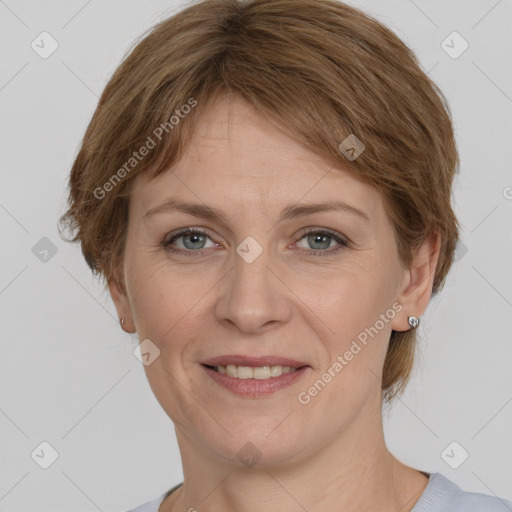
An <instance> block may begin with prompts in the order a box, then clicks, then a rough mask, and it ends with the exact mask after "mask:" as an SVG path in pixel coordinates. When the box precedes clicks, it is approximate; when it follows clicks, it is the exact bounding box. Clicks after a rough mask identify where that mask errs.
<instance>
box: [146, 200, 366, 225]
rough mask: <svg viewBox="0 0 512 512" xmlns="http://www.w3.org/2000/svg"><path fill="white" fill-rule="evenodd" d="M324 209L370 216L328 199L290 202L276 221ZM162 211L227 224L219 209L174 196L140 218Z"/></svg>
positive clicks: (362, 217)
mask: <svg viewBox="0 0 512 512" xmlns="http://www.w3.org/2000/svg"><path fill="white" fill-rule="evenodd" d="M326 211H344V212H347V213H350V214H352V215H356V216H358V217H360V218H361V219H364V220H365V221H366V222H369V221H370V216H369V215H368V214H367V213H365V212H364V211H362V210H360V209H358V208H356V207H355V206H351V205H349V204H347V203H344V202H343V201H329V202H326V203H314V204H303V205H299V204H290V205H288V206H285V207H284V208H283V209H282V210H281V213H280V215H279V219H278V221H279V222H280V221H283V220H290V219H295V218H298V217H304V216H306V215H311V214H313V213H319V212H326ZM162 212H182V213H187V214H189V215H193V216H194V217H201V218H204V219H208V220H211V221H214V222H218V223H220V224H223V225H228V217H227V216H226V215H225V214H224V213H223V212H222V211H221V210H218V209H216V208H213V207H211V206H208V205H205V204H201V203H186V202H183V201H181V200H179V199H176V198H172V197H171V198H169V199H167V200H166V201H165V202H164V203H163V204H161V205H159V206H155V207H154V208H150V209H149V210H148V211H147V212H146V213H145V214H144V215H143V216H142V219H145V218H147V217H150V216H151V215H154V214H156V213H162ZM142 219H141V220H142Z"/></svg>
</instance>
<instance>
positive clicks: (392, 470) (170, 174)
mask: <svg viewBox="0 0 512 512" xmlns="http://www.w3.org/2000/svg"><path fill="white" fill-rule="evenodd" d="M171 195H172V197H175V198H179V199H181V200H183V201H187V202H200V203H204V204H207V205H210V206H213V207H215V208H218V209H221V210H222V211H223V212H224V213H225V214H226V216H227V218H228V219H229V220H228V226H223V225H221V224H218V223H217V222H215V221H212V220H208V219H203V218H198V217H195V216H192V215H190V214H186V213H181V212H165V213H158V214H155V215H151V216H147V217H144V218H143V216H144V214H145V213H146V212H147V211H148V210H149V209H150V208H153V207H155V206H158V205H160V204H161V203H163V202H164V201H165V200H166V199H167V198H168V197H170V196H171ZM329 200H343V201H345V202H346V203H349V204H351V205H353V206H355V207H357V208H359V209H361V210H363V211H364V212H366V213H367V214H368V215H369V217H370V221H369V222H367V223H365V222H364V221H363V219H360V218H358V217H357V216H355V215H351V214H349V213H347V212H344V211H327V212H320V213H314V214H310V215H308V216H305V217H301V218H296V219H290V220H286V221H282V222H277V218H278V215H279V212H280V211H281V209H282V208H284V207H285V206H286V205H289V204H298V203H301V204H309V203H316V202H326V201H329ZM190 227H196V228H201V229H203V230H206V231H208V234H207V236H206V237H204V238H199V239H193V238H192V239H190V238H187V237H181V238H179V239H177V240H176V241H175V242H174V243H173V247H175V248H179V249H182V250H184V251H187V250H188V251H189V253H188V254H184V255H176V254H173V253H170V252H168V250H166V249H165V248H164V247H163V246H162V245H161V244H162V242H163V241H164V240H166V239H167V240H168V239H170V238H171V235H172V234H173V233H175V232H176V231H178V230H180V229H182V228H190ZM307 227H312V228H318V231H321V229H322V228H323V229H329V230H331V231H334V232H335V233H337V234H338V235H339V236H341V237H344V238H345V239H348V240H349V241H350V242H351V246H348V247H343V246H342V245H340V244H339V243H338V242H337V241H336V240H335V239H334V238H327V239H326V241H322V240H320V242H318V237H317V238H316V239H315V237H313V239H312V237H309V238H308V236H306V235H304V234H303V233H302V230H303V229H304V228H307ZM127 229H128V231H127V245H126V252H125V260H124V266H123V269H122V275H121V280H122V282H123V285H124V287H125V292H123V291H122V290H123V287H120V286H119V285H118V284H117V283H116V282H115V281H114V280H113V281H111V282H110V292H111V296H112V299H113V301H114V303H115V306H116V309H117V312H118V314H119V317H120V318H121V317H125V319H126V323H125V325H124V329H125V330H126V331H127V332H137V333H138V336H139V338H140V340H141V341H142V340H144V339H147V338H149V339H150V340H151V341H152V342H153V343H154V344H155V345H156V346H157V347H158V349H159V350H160V355H159V357H157V358H156V359H155V360H154V361H153V362H152V363H151V364H150V365H148V366H145V367H144V369H145V371H146V375H147V378H148V381H149V383H150V386H151V388H152V390H153V392H154V394H155V396H156V398H157V400H158V401H159V403H160V404H161V406H162V408H163V409H164V411H165V412H166V413H167V414H168V416H169V417H170V418H171V420H172V421H173V423H174V425H175V430H176V436H177V440H178V443H179V447H180V452H181V457H182V464H183V473H184V485H183V486H182V487H180V488H179V489H178V490H176V491H175V492H174V493H172V494H171V495H170V496H169V497H168V498H167V499H166V500H164V502H163V503H162V505H161V506H160V511H161V512H169V511H171V510H172V511H173V512H176V511H187V510H189V509H190V508H191V507H194V508H195V509H196V510H199V511H201V512H202V511H226V510H237V511H247V512H252V511H254V512H256V511H258V512H259V511H261V510H282V511H290V512H291V511H301V510H304V509H305V510H308V511H311V512H312V511H320V510H321V511H323V512H329V511H333V512H334V511H339V510H344V511H356V510H357V511H358V512H361V511H363V512H364V511H374V510H380V511H399V510H400V512H407V511H409V510H411V509H412V508H413V506H414V504H415V503H416V501H417V500H418V498H419V496H420V494H421V493H422V492H423V491H424V489H425V487H426V485H427V483H428V479H427V477H426V476H425V474H423V473H421V472H420V471H417V470H415V469H413V468H411V467H408V466H406V465H404V464H402V463H401V462H400V461H398V460H397V459H396V458H395V457H394V456H393V455H392V454H391V453H390V452H389V451H388V449H387V447H386V445H385V441H384V434H383V423H382V413H381V411H382V406H381V403H382V393H381V376H382V368H383V364H384V359H385V355H386V350H387V347H388V343H389V338H390V335H391V330H392V329H394V330H396V331H405V330H408V329H410V326H409V325H408V323H407V318H408V316H409V315H415V316H417V317H419V316H421V315H422V314H423V312H424V311H425V309H426V308H427V305H428V303H429V300H430V297H431V290H432V283H433V277H434V270H435V266H436V264H437V260H438V257H439V249H440V245H439V238H438V237H435V238H432V239H429V240H428V241H426V242H425V244H424V245H423V246H422V248H421V250H420V251H419V252H418V255H417V257H416V259H415V261H414V262H413V265H412V266H411V268H409V269H405V268H403V266H402V265H401V263H400V261H399V258H398V253H397V248H396V243H395V238H394V234H393V230H392V225H391V223H390V221H389V219H388V217H387V216H386V214H385V211H384V205H383V200H382V197H381V195H380V193H379V192H378V191H376V190H375V189H373V188H371V187H369V186H368V185H366V184H365V183H364V182H362V181H360V180H359V179H358V178H356V177H354V176H353V175H350V174H348V172H347V171H344V170H343V169H342V168H337V167H336V168H333V166H332V163H330V162H327V161H326V160H324V159H323V158H321V157H320V156H318V155H316V154H314V153H312V152H311V151H309V150H307V149H305V148H304V147H303V146H302V145H300V144H299V143H298V142H296V141H295V140H294V139H292V138H290V137H289V136H288V135H286V134H285V133H283V132H282V131H281V130H279V129H278V128H277V127H276V126H275V125H274V124H272V123H270V122H269V121H268V120H266V119H264V118H263V117H261V116H260V115H259V114H258V113H257V111H256V110H255V109H254V108H253V107H252V106H251V105H249V104H248V103H246V102H245V101H244V100H242V99H240V98H238V97H236V96H225V97H221V98H219V99H218V100H217V101H216V102H215V103H214V104H212V105H211V106H210V107H209V109H208V111H207V112H206V113H205V114H204V116H203V118H202V121H201V123H200V124H199V126H198V127H197V129H196V131H195V134H194V137H193V139H192V141H191V144H190V145H189V147H188V149H187V151H186V153H185V154H184V156H183V158H182V159H181V160H180V161H179V163H178V164H177V165H175V166H174V167H173V169H170V170H168V171H166V172H165V173H163V174H162V175H160V176H159V177H157V178H156V179H153V180H151V181H148V180H147V179H146V177H145V176H144V175H142V176H138V177H137V178H136V180H135V182H134V186H133V189H132V195H131V198H130V208H129V222H128V228H127ZM247 236H251V237H253V238H254V239H255V240H257V242H258V243H259V245H260V246H261V248H262V250H263V252H262V253H261V255H260V256H259V257H258V258H257V259H256V260H255V261H253V262H252V263H247V262H246V261H245V260H243V259H242V258H241V257H240V256H239V255H238V254H237V252H236V247H237V246H238V245H239V244H240V243H241V242H242V241H243V240H244V239H245V238H246V237H247ZM185 243H186V244H187V245H184V244H185ZM336 247H339V248H340V251H339V252H337V253H333V254H331V255H330V256H328V255H325V254H320V255H319V256H311V255H310V254H311V253H312V252H313V251H314V250H317V251H327V250H329V249H332V248H336ZM194 251H195V252H194ZM200 251H201V252H202V254H201V255H198V254H197V253H198V252H200ZM191 252H194V254H192V255H189V254H190V253H191ZM393 304H399V305H401V306H402V309H401V311H400V312H397V313H396V314H395V315H394V317H393V318H392V319H390V320H389V321H388V322H387V323H385V325H384V327H383V328H382V329H381V330H380V331H379V332H378V334H377V335H374V337H373V338H369V342H368V344H367V345H366V346H364V348H363V349H362V350H361V351H360V352H359V353H358V354H357V355H355V356H354V358H353V359H352V360H351V361H350V362H348V364H347V365H346V366H344V368H343V370H342V371H341V372H339V373H338V374H337V375H336V377H335V378H333V379H332V380H331V381H330V382H329V383H328V384H327V385H326V386H325V388H324V389H322V391H321V392H319V393H318V394H317V396H315V397H314V398H312V399H311V401H310V402H309V403H308V404H306V405H304V404H301V403H299V401H298V399H297V395H298V393H299V392H301V391H304V390H307V389H308V388H309V387H310V386H312V385H313V383H314V382H315V381H316V380H317V379H319V378H321V376H322V374H323V373H325V371H327V369H328V368H329V367H330V366H331V364H332V363H333V362H334V361H335V360H336V357H337V356H338V355H340V354H344V353H345V352H346V351H347V350H348V349H349V347H350V346H351V343H352V341H353V340H355V339H356V337H357V335H358V334H359V333H361V332H362V331H364V329H365V328H368V327H370V326H373V325H374V324H375V322H376V320H378V319H379V318H380V316H379V315H381V314H383V313H385V312H386V311H388V310H390V309H391V310H392V305H393ZM224 354H249V355H262V354H275V355H279V356H284V357H292V358H294V359H298V360H299V361H304V362H306V363H307V364H309V365H310V366H311V369H310V371H309V373H308V374H307V375H305V376H304V377H303V378H301V379H300V380H299V381H298V382H296V383H295V384H294V385H292V386H289V387H287V388H285V389H283V390H281V391H278V392H276V393H274V394H271V395H268V396H266V397H260V398H248V397H241V396H238V395H234V394H233V393H231V392H229V391H227V390H225V389H224V388H222V387H220V386H219V385H217V384H216V383H214V382H213V380H212V379H211V378H210V377H209V376H208V375H207V374H206V372H205V370H204V368H203V367H202V366H201V365H200V362H201V361H204V360H206V359H208V358H211V357H214V356H218V355H224ZM249 441H250V442H251V443H253V444H254V445H255V446H256V447H257V449H258V450H259V452H260V453H261V459H260V460H259V461H258V462H257V464H255V465H254V466H252V467H246V466H245V465H244V464H243V463H242V462H241V461H240V460H239V459H238V457H237V452H238V451H239V450H240V449H241V448H242V447H243V446H244V445H245V444H246V443H247V442H249Z"/></svg>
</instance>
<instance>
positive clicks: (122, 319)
mask: <svg viewBox="0 0 512 512" xmlns="http://www.w3.org/2000/svg"><path fill="white" fill-rule="evenodd" d="M120 322H121V327H124V316H123V318H121V320H120Z"/></svg>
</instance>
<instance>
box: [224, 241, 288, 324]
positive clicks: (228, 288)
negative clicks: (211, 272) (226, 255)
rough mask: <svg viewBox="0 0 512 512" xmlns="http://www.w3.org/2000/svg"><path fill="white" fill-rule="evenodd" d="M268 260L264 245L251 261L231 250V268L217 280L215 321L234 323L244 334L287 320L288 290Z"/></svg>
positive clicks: (274, 264) (268, 251)
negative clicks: (232, 260)
mask: <svg viewBox="0 0 512 512" xmlns="http://www.w3.org/2000/svg"><path fill="white" fill-rule="evenodd" d="M240 254H243V253H240ZM271 260H272V257H271V251H270V250H269V249H267V248H265V249H263V251H262V252H261V254H259V256H258V257H257V258H256V259H254V260H253V261H251V259H250V258H245V259H244V257H242V256H240V255H239V254H238V253H235V256H234V263H233V267H232V268H231V270H230V271H229V272H228V274H227V276H226V277H225V279H223V280H222V281H221V283H219V286H220V287H221V290H220V296H219V300H218V302H217V306H216V314H217V318H218V320H219V322H221V323H225V324H230V325H231V326H233V325H235V326H236V327H238V329H239V330H240V331H242V332H244V333H257V332H260V331H265V330H268V329H269V328H275V327H277V326H278V325H279V324H283V323H286V322H287V321H288V320H289V318H290V315H291V309H292V304H291V302H290V291H289V288H288V287H287V286H286V284H285V283H284V281H283V279H282V276H280V275H279V271H278V269H277V268H276V267H277V266H278V265H277V264H276V262H275V261H274V262H273V261H271ZM281 274H282V273H281Z"/></svg>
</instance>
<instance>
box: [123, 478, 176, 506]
mask: <svg viewBox="0 0 512 512" xmlns="http://www.w3.org/2000/svg"><path fill="white" fill-rule="evenodd" d="M182 483H183V482H182ZM182 483H181V484H178V485H175V486H174V487H173V488H172V489H169V490H168V491H166V492H164V493H163V494H161V495H160V496H158V498H155V499H154V500H151V501H147V502H146V503H143V504H142V505H139V506H137V507H135V508H132V509H130V510H128V512H158V508H159V507H160V505H161V504H162V502H163V501H164V500H165V498H167V496H169V494H171V492H173V491H174V490H176V489H177V488H178V487H180V485H182Z"/></svg>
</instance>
